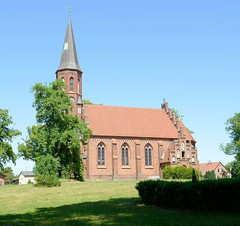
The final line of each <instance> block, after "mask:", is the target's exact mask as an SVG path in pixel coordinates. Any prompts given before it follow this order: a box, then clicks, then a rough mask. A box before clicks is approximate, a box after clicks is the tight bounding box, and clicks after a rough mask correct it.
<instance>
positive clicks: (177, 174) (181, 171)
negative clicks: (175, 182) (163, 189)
mask: <svg viewBox="0 0 240 226" xmlns="http://www.w3.org/2000/svg"><path fill="white" fill-rule="evenodd" d="M172 178H173V179H190V178H192V177H190V178H189V176H188V169H187V168H186V167H184V166H176V167H174V168H173V175H172Z"/></svg>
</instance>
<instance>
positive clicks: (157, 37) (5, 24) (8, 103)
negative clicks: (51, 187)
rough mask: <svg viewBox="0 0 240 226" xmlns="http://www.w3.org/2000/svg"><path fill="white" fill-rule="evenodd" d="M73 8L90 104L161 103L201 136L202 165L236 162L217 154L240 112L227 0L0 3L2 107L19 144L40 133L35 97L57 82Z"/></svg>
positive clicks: (239, 69) (239, 58) (239, 67)
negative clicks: (34, 128)
mask: <svg viewBox="0 0 240 226" xmlns="http://www.w3.org/2000/svg"><path fill="white" fill-rule="evenodd" d="M69 4H71V7H72V12H71V18H72V24H73V31H74V36H75V43H76V46H77V52H78V58H79V64H80V67H81V68H82V70H83V98H84V99H89V100H91V101H92V102H95V103H103V104H104V105H113V106H132V107H146V108H160V106H161V102H162V100H163V98H165V99H166V100H167V101H168V102H169V106H170V107H174V108H175V109H177V110H178V111H179V112H180V113H181V114H183V115H184V119H183V122H184V124H185V125H186V126H187V127H188V128H190V129H192V130H194V131H195V134H194V138H195V139H196V140H197V147H198V157H199V160H200V162H201V163H203V162H208V161H209V160H211V161H221V162H222V163H223V164H226V163H227V162H229V161H231V160H233V157H229V156H227V155H225V154H224V153H222V152H220V151H219V144H220V143H226V142H228V141H229V138H228V134H227V133H226V132H225V125H224V123H225V122H226V120H227V119H228V118H230V117H232V116H233V115H234V113H236V112H239V109H240V101H239V99H240V92H239V84H240V76H239V74H240V63H239V62H240V14H239V8H240V1H231V0H228V1H226V0H224V1H221V0H218V1H216V0H202V1H192V0H189V1H185V0H182V1H179V0H175V1H162V0H114V1H112V0H102V1H99V0H88V1H77V0H75V1H63V0H62V1H60V0H57V1H56V0H51V1H46V0H42V1H29V0H28V1H26V0H25V1H0V9H1V13H0V29H1V35H0V43H1V54H0V65H1V80H0V81H1V89H0V108H3V109H8V110H9V113H10V115H11V116H12V118H13V121H14V123H15V124H14V127H15V128H17V129H19V130H20V131H22V133H23V136H22V137H23V138H25V137H26V136H27V131H26V127H27V126H31V125H33V124H35V110H34V109H33V108H32V102H33V94H32V93H30V88H31V87H32V86H33V85H34V84H35V83H39V82H40V83H49V82H51V81H53V80H54V79H55V71H56V70H57V68H58V66H59V63H60V57H61V51H62V46H63V41H64V36H65V32H66V27H67V21H68V6H69ZM17 142H21V138H20V137H19V138H18V139H15V140H14V143H13V147H14V150H15V152H17ZM9 165H10V166H12V164H9ZM32 166H33V163H32V162H29V161H23V160H22V159H19V160H18V161H17V165H16V166H15V167H13V168H14V172H15V173H16V174H17V173H19V172H20V171H21V170H26V169H27V170H32Z"/></svg>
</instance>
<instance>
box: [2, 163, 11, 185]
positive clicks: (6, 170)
mask: <svg viewBox="0 0 240 226" xmlns="http://www.w3.org/2000/svg"><path fill="white" fill-rule="evenodd" d="M0 173H2V174H4V175H5V178H4V182H5V184H11V183H12V182H13V178H14V174H13V169H12V168H11V167H2V169H1V171H0Z"/></svg>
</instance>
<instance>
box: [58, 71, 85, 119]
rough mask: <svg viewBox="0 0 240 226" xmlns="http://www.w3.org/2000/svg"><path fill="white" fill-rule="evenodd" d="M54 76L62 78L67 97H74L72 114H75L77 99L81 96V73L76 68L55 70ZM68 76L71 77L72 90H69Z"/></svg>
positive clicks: (76, 112)
mask: <svg viewBox="0 0 240 226" xmlns="http://www.w3.org/2000/svg"><path fill="white" fill-rule="evenodd" d="M56 78H59V79H62V78H64V82H65V83H66V85H67V89H66V90H65V92H66V93H67V94H68V96H69V97H73V98H74V99H75V102H74V104H73V106H74V108H73V110H72V114H73V115H77V114H78V107H80V106H79V105H77V100H78V97H79V96H81V98H82V73H81V72H79V71H76V70H63V71H57V73H56ZM70 78H73V91H70Z"/></svg>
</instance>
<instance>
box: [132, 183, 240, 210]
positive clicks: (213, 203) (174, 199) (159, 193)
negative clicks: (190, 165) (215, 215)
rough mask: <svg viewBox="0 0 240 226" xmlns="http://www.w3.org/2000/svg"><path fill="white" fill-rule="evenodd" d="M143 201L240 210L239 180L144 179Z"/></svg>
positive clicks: (190, 207)
mask: <svg viewBox="0 0 240 226" xmlns="http://www.w3.org/2000/svg"><path fill="white" fill-rule="evenodd" d="M136 189H137V190H138V192H139V195H140V197H141V199H142V201H143V203H144V204H148V205H157V206H160V207H171V208H172V207H174V208H188V209H196V210H220V211H230V212H239V211H240V205H239V202H240V192H239V191H240V179H222V180H203V181H196V182H195V183H192V182H167V181H160V180H156V181H151V180H150V181H141V182H139V183H138V184H137V186H136Z"/></svg>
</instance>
